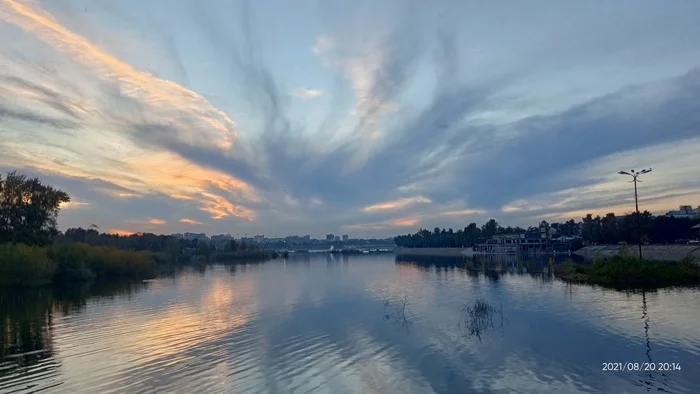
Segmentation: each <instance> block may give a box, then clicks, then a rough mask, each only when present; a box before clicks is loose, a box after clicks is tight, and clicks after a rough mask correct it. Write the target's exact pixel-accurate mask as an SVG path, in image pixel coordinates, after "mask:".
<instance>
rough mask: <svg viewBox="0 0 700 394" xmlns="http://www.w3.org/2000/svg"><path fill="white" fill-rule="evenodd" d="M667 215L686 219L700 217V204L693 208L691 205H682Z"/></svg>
mask: <svg viewBox="0 0 700 394" xmlns="http://www.w3.org/2000/svg"><path fill="white" fill-rule="evenodd" d="M666 216H668V217H675V218H686V219H700V206H698V207H697V208H696V209H693V207H692V206H691V205H681V206H680V207H679V209H678V210H677V211H668V212H666Z"/></svg>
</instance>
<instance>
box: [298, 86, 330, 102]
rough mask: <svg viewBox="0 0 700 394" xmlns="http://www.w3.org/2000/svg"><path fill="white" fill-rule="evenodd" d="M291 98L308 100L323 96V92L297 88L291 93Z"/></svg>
mask: <svg viewBox="0 0 700 394" xmlns="http://www.w3.org/2000/svg"><path fill="white" fill-rule="evenodd" d="M292 96H293V97H296V98H298V99H301V100H309V99H312V98H316V97H321V96H323V91H322V90H319V89H306V88H297V89H294V90H293V91H292Z"/></svg>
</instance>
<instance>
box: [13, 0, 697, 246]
mask: <svg viewBox="0 0 700 394" xmlns="http://www.w3.org/2000/svg"><path fill="white" fill-rule="evenodd" d="M165 9H167V11H168V12H167V13H164V12H162V11H163V10H165ZM631 9H634V12H629V11H630V10H631ZM699 12H700V4H698V3H697V2H696V1H691V0H687V1H677V2H674V6H673V7H668V6H667V5H666V4H662V3H660V2H657V1H634V2H632V1H620V2H615V3H606V4H587V3H580V4H562V3H561V2H556V1H549V2H548V1H545V2H540V3H538V6H537V7H532V6H531V5H526V4H519V3H512V4H508V5H501V4H497V3H488V4H483V3H482V2H462V1H457V0H446V1H438V2H432V3H422V2H417V1H408V2H406V1H388V2H383V3H382V4H381V5H380V4H376V2H370V1H359V2H352V5H349V4H324V3H318V2H299V3H298V4H297V3H295V4H291V3H289V2H281V1H263V2H250V3H248V2H244V1H230V2H216V3H213V2H211V3H204V4H195V3H193V2H190V1H185V0H179V1H149V2H146V3H144V2H137V1H123V2H120V3H119V5H118V6H116V5H112V4H95V3H94V2H90V1H85V0H66V1H55V2H29V1H15V0H0V35H2V37H4V38H6V39H5V40H3V41H2V43H0V91H1V92H2V94H1V95H0V97H2V98H0V137H1V138H0V170H2V171H3V172H4V171H10V170H14V169H17V170H18V171H19V172H22V173H25V174H27V175H30V176H38V177H39V178H40V179H42V181H44V182H46V183H47V184H51V185H54V186H56V187H58V188H60V189H62V190H65V191H66V192H67V193H68V194H70V196H71V197H72V201H71V202H70V203H68V204H66V205H65V206H63V209H62V211H61V214H60V216H59V227H60V228H61V229H62V230H65V229H67V228H70V227H83V228H88V227H89V226H90V224H93V223H94V224H96V225H97V226H98V227H99V228H100V229H101V231H107V232H114V233H123V234H126V233H129V232H153V233H163V234H166V233H167V234H171V233H182V232H185V231H190V232H196V231H201V232H204V233H207V234H222V233H228V232H230V230H228V229H231V228H235V229H236V232H237V233H239V234H243V233H248V234H266V233H267V234H274V235H276V234H290V233H302V234H316V235H317V236H320V235H322V234H327V233H333V234H336V235H342V234H356V236H357V237H377V238H385V237H389V236H394V235H398V234H406V233H412V232H415V231H416V230H417V229H418V228H420V227H422V228H434V227H441V228H449V227H452V228H455V229H457V228H461V227H464V226H465V225H466V224H467V223H469V222H476V223H484V222H485V221H487V220H488V219H490V218H492V217H493V218H496V219H497V220H498V221H499V222H503V223H507V224H509V225H514V226H515V225H518V226H523V227H525V226H527V225H529V224H532V223H537V222H539V221H540V220H548V221H550V222H552V221H564V220H566V219H569V218H573V219H576V220H577V221H578V220H580V218H581V217H583V216H584V215H585V214H586V213H592V214H594V215H596V214H598V215H604V214H605V213H607V212H615V213H616V214H618V215H619V214H623V213H627V212H632V211H633V209H634V195H633V193H632V191H631V190H630V187H629V184H628V183H627V182H626V180H623V179H620V178H619V176H618V175H617V172H618V171H620V170H629V169H632V168H636V169H641V168H645V167H653V168H654V172H652V173H649V174H648V175H645V177H644V180H643V181H644V183H642V184H640V186H639V194H640V195H639V197H640V199H639V203H640V210H649V211H651V212H653V213H657V214H663V213H665V212H666V211H668V210H669V209H675V208H674V207H678V206H680V205H687V204H691V205H692V206H694V207H696V206H698V205H700V201H698V200H693V196H697V195H700V179H698V177H697V175H696V174H694V172H695V169H697V168H698V167H700V157H699V156H698V155H697V152H698V151H700V137H698V129H699V128H700V100H699V98H700V51H698V50H697V44H696V43H695V39H693V38H692V37H697V36H698V35H700V25H699V24H698V23H697V18H696V15H698V13H699ZM621 19H623V20H624V23H620V20H621ZM591 26H595V29H592V28H591Z"/></svg>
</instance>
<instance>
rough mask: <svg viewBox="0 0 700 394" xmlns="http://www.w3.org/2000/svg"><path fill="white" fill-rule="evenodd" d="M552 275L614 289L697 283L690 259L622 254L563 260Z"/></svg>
mask: <svg viewBox="0 0 700 394" xmlns="http://www.w3.org/2000/svg"><path fill="white" fill-rule="evenodd" d="M553 272H554V275H555V276H556V277H558V278H560V279H562V280H564V281H567V282H573V283H586V284H594V285H600V286H603V287H610V288H615V289H629V290H633V289H658V288H662V287H674V286H693V285H698V284H700V266H698V265H696V264H694V263H693V262H692V261H691V260H690V259H686V260H683V261H681V262H679V263H669V262H666V261H656V260H640V259H638V258H636V257H632V256H626V255H624V254H621V255H617V256H613V257H609V258H598V259H596V260H595V261H594V262H593V263H592V264H590V263H574V262H573V261H571V260H567V261H566V262H564V263H562V264H557V265H554V266H553Z"/></svg>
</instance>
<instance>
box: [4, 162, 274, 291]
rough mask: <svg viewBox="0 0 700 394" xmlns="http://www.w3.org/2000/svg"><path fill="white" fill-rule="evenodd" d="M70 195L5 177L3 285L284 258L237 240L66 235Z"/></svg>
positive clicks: (78, 231) (146, 274)
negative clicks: (64, 211)
mask: <svg viewBox="0 0 700 394" xmlns="http://www.w3.org/2000/svg"><path fill="white" fill-rule="evenodd" d="M69 202H70V196H68V194H67V193H65V192H63V191H61V190H58V189H55V188H53V187H51V186H48V185H44V184H42V183H41V182H40V181H39V179H37V178H33V179H30V178H28V177H26V176H25V175H20V174H18V173H17V172H9V173H8V174H7V175H6V176H5V177H4V178H3V177H2V176H0V285H2V286H7V285H11V286H40V285H44V284H48V283H52V282H68V281H89V280H105V279H115V278H133V279H145V278H151V277H153V276H154V275H155V273H156V272H158V270H157V269H156V266H157V265H158V264H161V265H178V264H187V263H192V262H199V261H202V260H203V261H205V262H212V261H216V262H236V261H243V260H257V261H261V260H262V261H264V260H269V259H273V258H276V257H278V256H279V255H278V254H277V253H276V252H274V251H266V250H260V248H259V247H258V246H257V245H256V244H246V243H245V242H242V241H241V242H240V243H238V242H236V241H235V240H231V241H230V242H228V243H227V244H226V245H225V247H224V248H218V249H217V248H216V247H215V246H214V245H212V244H211V243H209V242H202V241H199V240H197V239H193V240H187V239H182V238H178V237H175V236H170V235H156V234H150V233H136V234H132V235H129V236H120V235H116V234H107V233H100V232H99V231H98V230H97V226H94V225H92V226H91V227H92V228H90V229H87V230H86V229H82V228H71V229H68V230H66V232H65V233H64V234H61V233H60V232H59V231H58V230H57V219H58V213H59V212H60V207H61V205H62V204H65V203H69Z"/></svg>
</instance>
